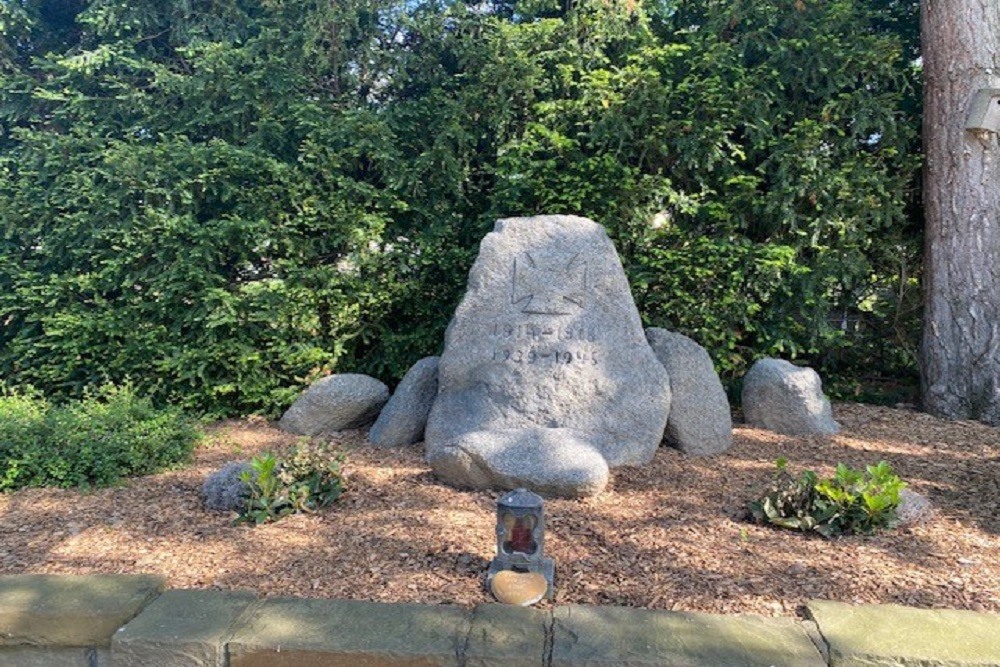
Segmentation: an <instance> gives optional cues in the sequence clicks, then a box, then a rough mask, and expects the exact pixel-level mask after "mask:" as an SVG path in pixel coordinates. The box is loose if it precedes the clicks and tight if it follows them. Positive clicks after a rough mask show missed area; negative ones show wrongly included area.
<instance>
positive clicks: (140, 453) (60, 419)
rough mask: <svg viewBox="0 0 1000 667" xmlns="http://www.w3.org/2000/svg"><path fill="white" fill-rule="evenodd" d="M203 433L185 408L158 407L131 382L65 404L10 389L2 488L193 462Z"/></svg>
mask: <svg viewBox="0 0 1000 667" xmlns="http://www.w3.org/2000/svg"><path fill="white" fill-rule="evenodd" d="M200 437H201V434H200V433H199V431H198V429H197V427H196V426H195V424H194V423H193V422H192V421H191V420H189V419H187V418H186V417H185V416H184V415H183V414H181V412H180V411H179V410H176V409H173V408H166V409H164V408H157V407H155V406H154V405H153V404H152V403H151V402H150V401H149V400H148V399H147V398H144V397H140V396H137V395H136V393H135V391H134V390H133V389H132V387H130V386H124V387H114V386H110V385H109V386H105V387H103V388H101V389H99V390H97V391H96V392H92V393H88V394H87V395H86V396H85V397H84V398H83V399H82V400H79V401H72V402H70V403H67V404H65V405H53V404H51V403H50V402H49V401H48V400H47V399H46V398H45V397H43V396H41V395H39V394H37V393H30V392H28V393H24V392H14V391H13V390H8V389H2V390H0V491H10V490H16V489H20V488H24V487H37V486H55V487H60V488H73V487H81V488H89V487H102V486H110V485H112V484H115V483H117V482H118V481H119V480H120V479H121V478H122V477H124V476H127V475H147V474H150V473H154V472H157V471H159V470H163V469H168V468H173V467H176V466H177V465H179V464H181V463H184V462H186V461H187V460H188V459H189V458H190V456H191V452H192V451H193V449H194V446H195V444H196V443H197V441H198V439H199V438H200Z"/></svg>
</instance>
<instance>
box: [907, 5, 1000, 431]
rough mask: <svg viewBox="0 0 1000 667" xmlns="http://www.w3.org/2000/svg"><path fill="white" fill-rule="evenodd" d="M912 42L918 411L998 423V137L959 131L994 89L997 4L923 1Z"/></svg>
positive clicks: (999, 74)
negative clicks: (919, 70) (918, 209)
mask: <svg viewBox="0 0 1000 667" xmlns="http://www.w3.org/2000/svg"><path fill="white" fill-rule="evenodd" d="M921 44H922V51H923V72H924V126H923V139H924V154H925V156H926V163H925V165H924V211H925V215H926V239H925V252H924V332H923V342H922V360H921V385H922V391H923V405H924V409H926V410H927V411H928V412H930V413H932V414H936V415H939V416H943V417H948V418H951V419H978V420H981V421H984V422H986V423H988V424H994V425H1000V141H998V136H1000V135H998V134H997V133H996V132H984V131H973V130H966V129H965V125H966V117H967V114H968V111H969V108H970V103H971V101H972V98H973V96H974V95H975V93H976V91H978V90H979V89H981V88H1000V5H998V4H997V0H924V1H923V5H922V16H921ZM992 104H997V101H993V102H992Z"/></svg>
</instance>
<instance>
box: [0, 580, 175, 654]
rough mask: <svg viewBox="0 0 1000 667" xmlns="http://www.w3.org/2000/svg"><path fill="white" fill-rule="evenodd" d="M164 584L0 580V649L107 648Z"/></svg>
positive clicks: (162, 582) (164, 581)
mask: <svg viewBox="0 0 1000 667" xmlns="http://www.w3.org/2000/svg"><path fill="white" fill-rule="evenodd" d="M165 583H166V580H165V579H164V578H163V577H159V576H151V575H102V574H94V575H79V576H78V575H45V574H38V575H35V574H32V575H4V576H0V646H5V647H7V646H18V645H31V646H46V647H48V648H52V647H70V646H78V647H99V648H100V647H103V648H106V647H108V646H109V645H110V643H111V637H112V635H114V633H115V631H116V630H118V628H120V627H121V626H123V625H125V623H127V622H128V621H130V620H131V619H133V618H134V617H135V616H136V615H137V614H138V613H139V612H140V610H142V608H143V607H145V606H146V605H147V604H148V603H149V602H150V601H151V600H153V599H154V598H155V597H157V596H158V595H159V594H160V592H161V591H162V590H163V587H164V585H165Z"/></svg>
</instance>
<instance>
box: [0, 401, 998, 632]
mask: <svg viewBox="0 0 1000 667" xmlns="http://www.w3.org/2000/svg"><path fill="white" fill-rule="evenodd" d="M835 417H836V418H837V419H838V420H839V421H840V422H841V424H842V425H843V427H844V430H843V432H842V434H840V435H838V436H834V437H811V438H792V437H787V436H780V435H776V434H773V433H770V432H767V431H762V430H755V429H751V428H746V427H743V426H737V428H736V432H735V443H734V446H733V448H732V449H731V450H729V451H728V452H726V453H725V454H723V455H719V456H713V457H708V458H701V459H698V458H691V457H687V456H684V455H682V454H680V453H679V452H677V451H674V450H672V449H666V448H662V449H661V450H660V451H659V453H658V454H657V455H656V458H655V460H654V461H653V462H652V464H650V465H648V466H645V467H642V468H619V469H617V470H615V471H613V476H614V479H613V482H612V484H611V485H610V486H609V488H608V489H607V490H606V491H605V492H604V493H602V494H600V495H598V496H595V497H592V498H587V499H582V500H557V499H553V500H548V501H547V502H546V517H547V525H548V531H547V533H546V540H547V542H546V552H547V554H548V555H551V556H553V557H554V558H555V559H556V574H557V582H556V583H557V594H556V600H555V601H556V602H557V603H560V604H565V603H592V604H615V605H628V606H635V607H648V608H652V609H674V610H690V611H707V612H716V613H734V612H749V613H758V614H764V615H769V616H780V615H794V614H796V613H799V612H800V611H801V608H802V605H803V603H804V602H805V601H806V600H807V599H809V598H826V599H832V600H843V601H848V602H882V603H899V604H906V605H911V606H917V607H948V608H957V609H972V610H977V611H992V612H998V611H1000V429H998V428H990V427H987V426H984V425H981V424H977V423H972V422H945V421H941V420H938V419H934V418H932V417H930V416H927V415H924V414H921V413H918V412H914V411H911V410H898V409H889V408H883V407H874V406H863V405H856V404H839V405H836V406H835ZM210 431H211V437H210V438H209V439H208V440H207V441H206V442H205V444H204V445H202V446H201V447H200V448H199V450H198V452H197V454H196V457H195V462H194V464H193V465H191V466H190V467H187V468H185V469H183V470H180V471H176V472H170V473H165V474H161V475H156V476H151V477H145V478H138V479H133V480H129V481H128V482H127V483H125V484H124V485H122V486H120V487H116V488H112V489H105V490H101V491H96V492H91V493H80V492H75V491H60V490H50V489H44V490H43V489H29V490H23V491H19V492H17V493H12V494H7V495H3V496H0V573H2V574H16V573H83V574H86V573H98V572H103V573H139V572H141V573H162V574H163V575H165V576H166V577H167V578H168V583H169V586H171V587H174V588H221V589H252V590H255V591H257V592H258V593H260V594H262V595H283V596H303V597H330V598H354V599H363V600H383V601H406V602H425V603H456V604H461V605H470V604H475V603H477V602H483V601H487V600H489V599H490V598H489V595H488V593H486V592H485V591H484V590H483V588H482V584H483V578H484V574H485V571H486V567H487V565H488V563H489V560H490V559H491V558H492V556H493V550H494V534H493V527H494V526H493V521H494V508H495V501H496V498H497V496H498V495H499V494H498V493H496V492H471V491H459V490H456V489H452V488H450V487H448V486H445V485H443V484H441V483H439V482H438V481H437V480H436V479H435V478H434V477H433V475H432V474H431V472H430V470H429V469H428V467H427V466H426V465H425V463H424V461H423V457H422V451H421V450H420V448H413V449H408V450H401V451H400V450H396V451H384V450H377V449H374V448H371V447H366V446H363V435H362V434H357V433H355V434H342V435H341V436H340V438H341V440H342V441H343V443H344V446H345V447H349V448H350V449H349V453H348V457H349V458H348V463H347V465H346V468H345V469H346V471H347V473H348V475H349V491H348V493H346V494H345V495H344V496H343V498H342V499H341V501H340V502H338V503H337V504H335V505H334V506H333V507H331V508H329V509H327V510H325V511H323V512H321V513H318V514H314V515H299V516H293V517H288V518H285V519H283V520H281V521H280V522H278V523H275V524H270V525H265V526H260V527H255V528H251V527H248V526H245V525H244V526H234V525H232V524H231V518H232V517H231V516H228V515H225V514H219V513H215V512H209V511H207V510H205V509H204V508H203V506H202V500H201V493H200V490H201V485H202V483H203V481H204V479H205V477H206V476H207V475H208V474H209V473H210V472H212V471H213V470H215V469H217V468H219V467H221V466H222V465H223V464H224V463H225V462H227V461H231V460H239V459H245V458H249V457H250V456H252V455H253V454H255V453H257V452H260V451H264V450H280V449H282V448H285V447H288V446H290V445H292V444H294V443H295V441H296V438H295V437H293V436H289V435H287V434H283V433H281V432H280V431H278V430H276V429H274V428H273V427H272V426H271V425H269V424H267V423H266V422H263V421H261V420H253V419H250V420H243V421H229V422H223V423H220V424H217V425H215V426H213V427H212V428H211V429H210ZM778 456H785V457H787V458H788V460H789V465H790V467H792V468H793V469H794V470H796V471H798V470H801V469H802V468H812V469H813V470H816V471H817V472H818V473H820V474H830V473H831V472H832V470H833V466H834V465H835V464H836V463H837V462H838V461H842V462H844V463H846V464H848V465H851V466H853V467H861V466H864V465H865V464H870V463H876V462H878V461H879V460H882V459H884V460H887V461H888V462H889V463H890V464H891V465H892V466H893V468H894V469H895V470H896V471H897V472H898V473H899V474H900V476H901V477H903V478H904V479H906V480H907V481H908V482H909V483H910V486H911V488H912V489H913V490H915V491H917V492H919V493H921V494H923V495H925V496H927V497H928V498H929V499H930V500H931V502H932V503H933V505H934V512H933V514H932V516H931V517H930V518H929V519H928V520H926V521H924V522H923V523H920V524H917V525H912V526H908V527H905V528H901V529H897V530H895V531H890V532H885V533H882V534H877V535H871V536H852V537H846V538H840V539H835V540H824V539H822V538H820V537H811V536H806V535H802V534H799V533H793V532H790V531H782V530H779V529H773V528H769V527H764V526H757V525H753V524H750V523H748V522H746V521H745V519H744V518H743V514H744V508H745V506H746V503H747V502H748V501H749V500H751V499H752V498H754V497H755V496H756V495H758V494H759V493H760V492H762V491H763V490H764V489H765V487H766V486H767V484H768V482H769V481H770V480H771V478H772V474H773V471H774V461H775V459H776V458H777V457H778Z"/></svg>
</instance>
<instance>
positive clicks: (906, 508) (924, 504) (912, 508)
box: [896, 489, 933, 526]
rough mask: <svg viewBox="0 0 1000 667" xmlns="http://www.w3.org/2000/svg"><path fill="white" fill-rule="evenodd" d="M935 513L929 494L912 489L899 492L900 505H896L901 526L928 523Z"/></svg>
mask: <svg viewBox="0 0 1000 667" xmlns="http://www.w3.org/2000/svg"><path fill="white" fill-rule="evenodd" d="M932 514H933V508H932V507H931V501H930V500H928V499H927V496H924V495H921V494H919V493H917V492H916V491H911V490H910V489H903V490H902V491H900V492H899V505H898V506H897V507H896V517H897V518H898V519H899V525H901V526H916V525H919V524H922V523H926V522H927V521H928V520H929V519H930V518H931V515H932Z"/></svg>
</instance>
